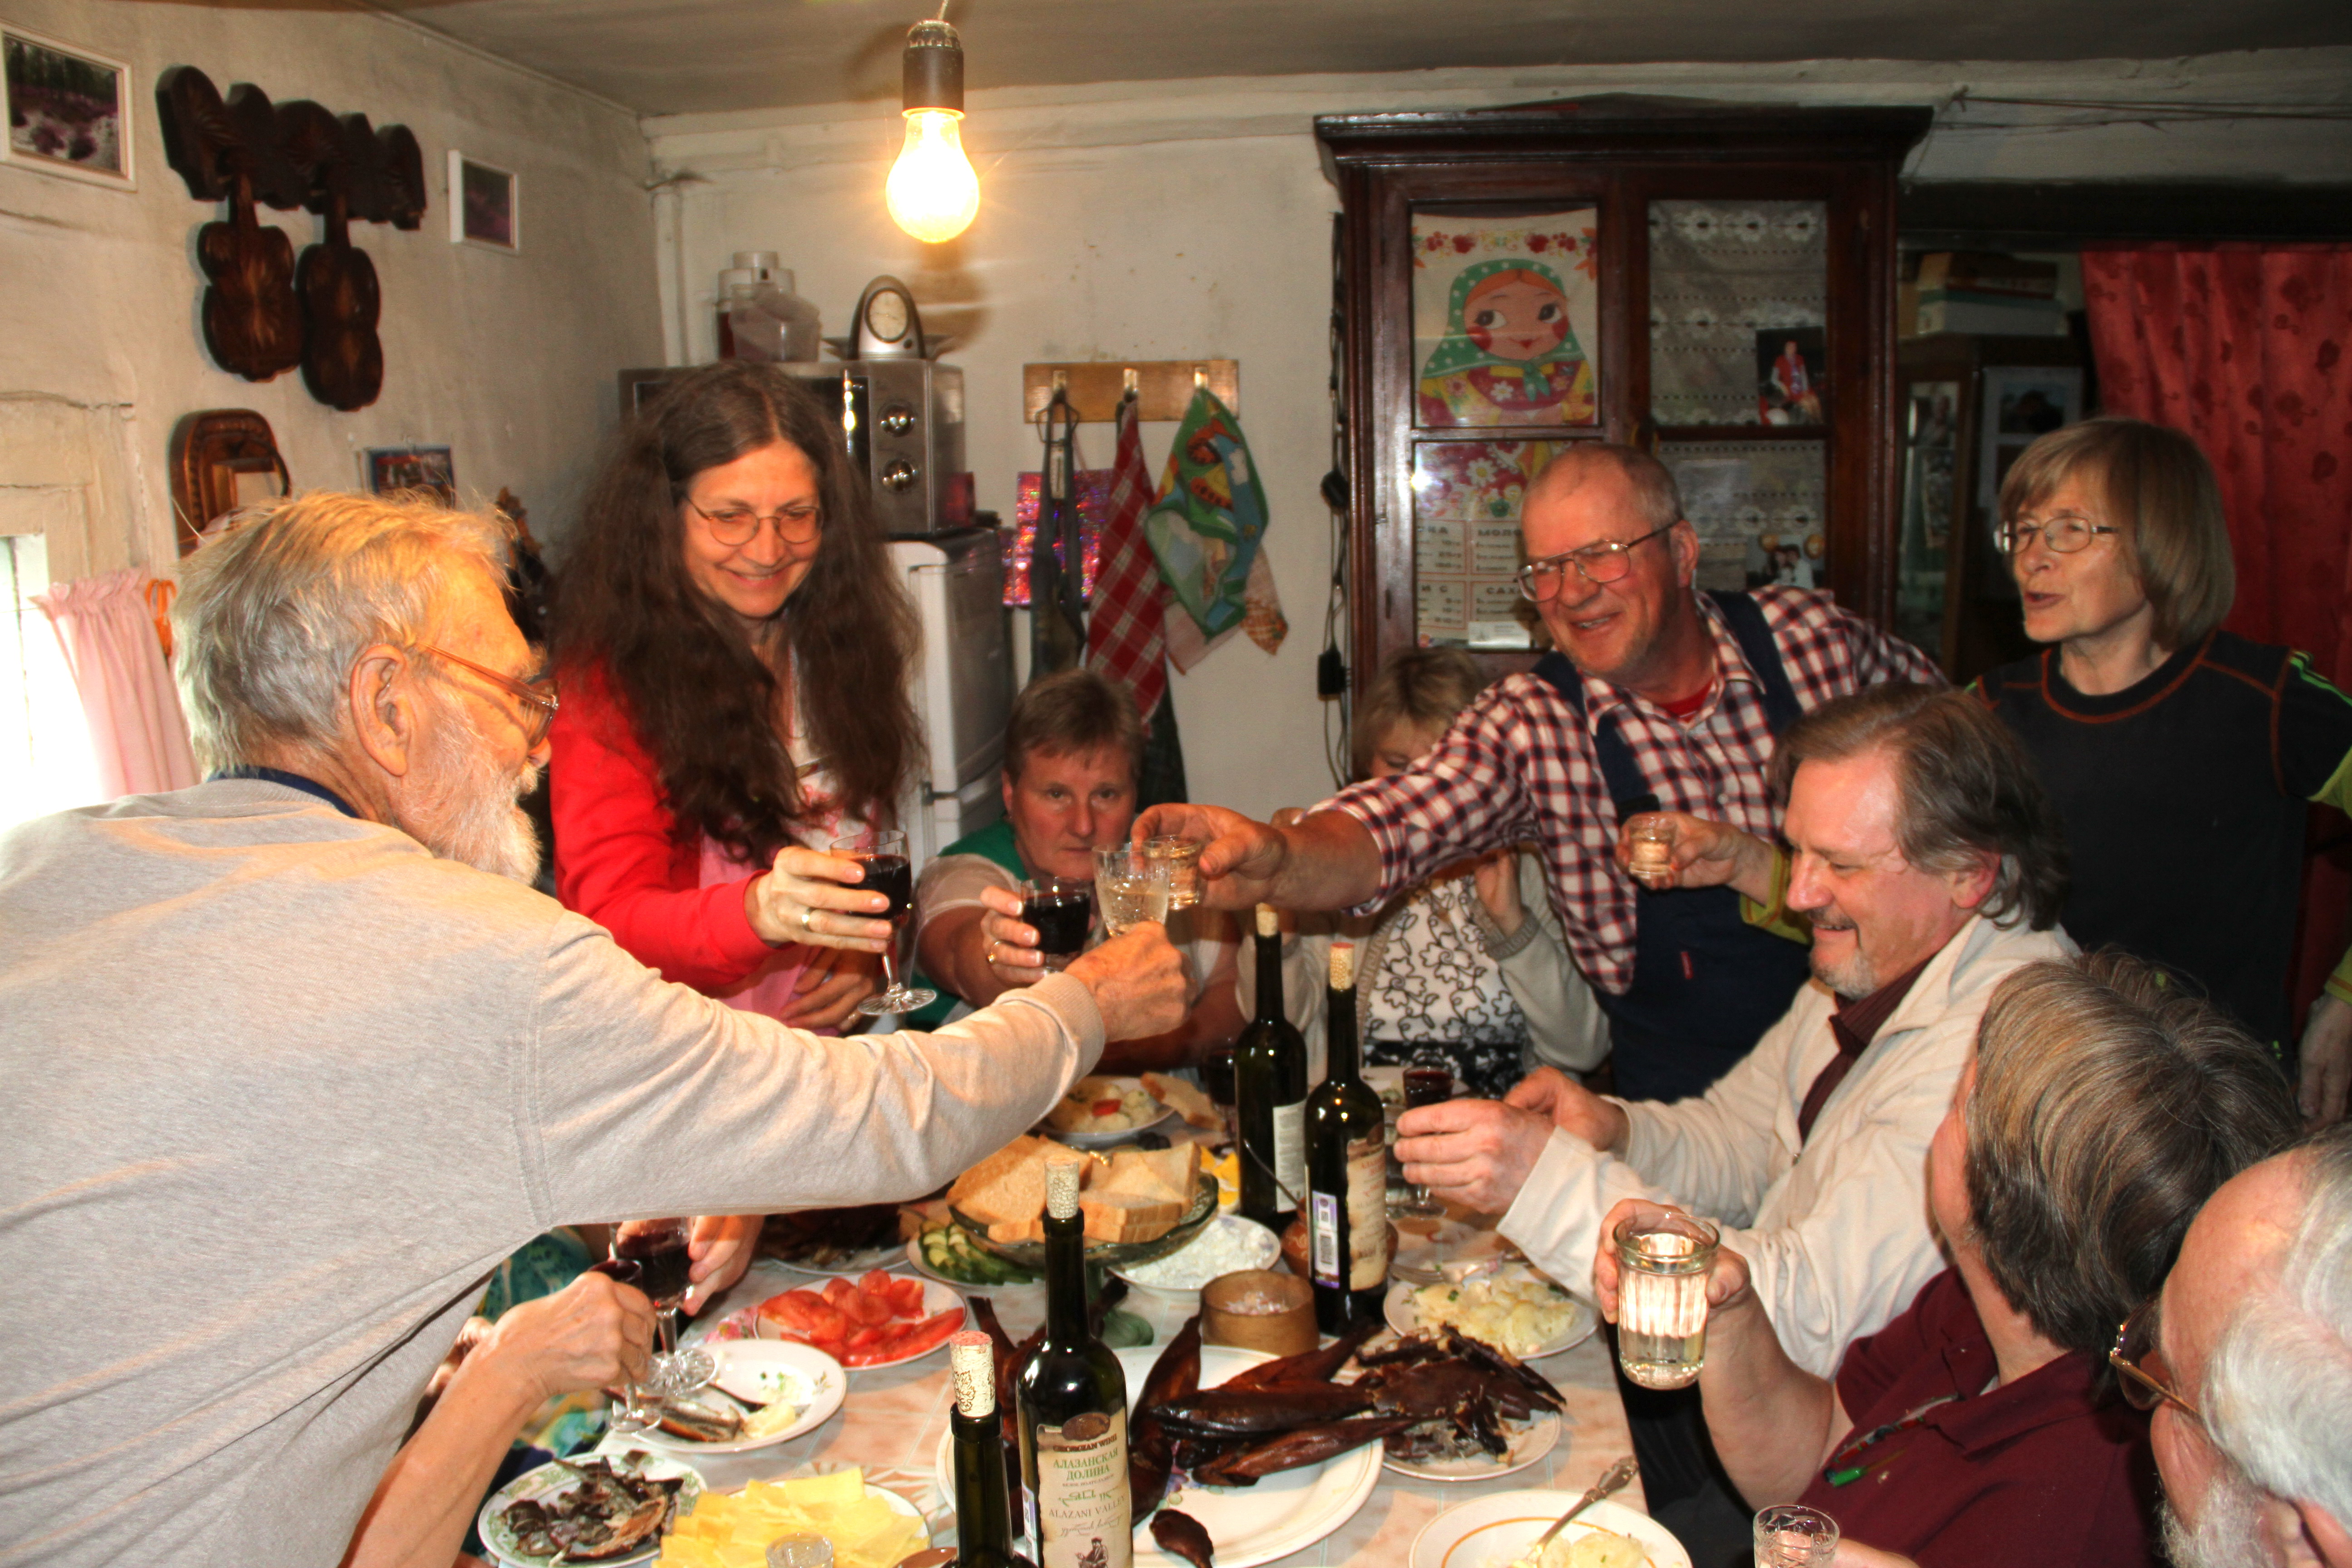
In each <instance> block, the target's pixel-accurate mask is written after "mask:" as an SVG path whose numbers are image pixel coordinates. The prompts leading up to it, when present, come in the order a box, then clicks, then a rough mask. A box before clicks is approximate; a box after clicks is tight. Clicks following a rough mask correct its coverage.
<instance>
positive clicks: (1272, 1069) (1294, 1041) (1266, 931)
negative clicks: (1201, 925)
mask: <svg viewBox="0 0 2352 1568" xmlns="http://www.w3.org/2000/svg"><path fill="white" fill-rule="evenodd" d="M1234 1110H1235V1116H1236V1120H1237V1121H1239V1122H1240V1124H1241V1127H1240V1131H1241V1145H1242V1161H1241V1164H1242V1173H1241V1174H1242V1196H1241V1214H1242V1217H1243V1218H1244V1219H1254V1220H1255V1221H1257V1223H1258V1224H1260V1225H1262V1226H1265V1227H1266V1228H1267V1229H1268V1230H1271V1231H1273V1232H1274V1233H1275V1234H1276V1236H1279V1235H1281V1234H1282V1233H1283V1231H1284V1230H1286V1229H1287V1228H1288V1227H1289V1225H1290V1221H1291V1217H1292V1216H1293V1215H1296V1214H1297V1210H1298V1205H1299V1202H1300V1201H1301V1195H1302V1194H1304V1193H1305V1191H1306V1188H1307V1042H1306V1041H1305V1040H1304V1039H1302V1038H1300V1037H1299V1034H1298V1030H1297V1027H1296V1026H1294V1025H1293V1024H1292V1023H1291V1021H1290V1019H1289V1018H1288V1017H1287V1016H1286V1015H1285V1014H1284V1013H1283V1010H1282V928H1281V926H1280V925H1279V924H1278V923H1277V922H1276V916H1275V912H1274V907H1273V906H1272V905H1271V904H1260V905H1259V906H1258V907H1257V1016H1256V1017H1255V1018H1252V1019H1251V1020H1250V1021H1249V1023H1248V1024H1247V1025H1246V1026H1244V1028H1243V1029H1242V1033H1241V1038H1239V1039H1238V1040H1236V1041H1234Z"/></svg>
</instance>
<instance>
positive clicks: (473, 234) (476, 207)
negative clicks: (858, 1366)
mask: <svg viewBox="0 0 2352 1568" xmlns="http://www.w3.org/2000/svg"><path fill="white" fill-rule="evenodd" d="M520 183H521V182H520V181H519V180H517V179H516V178H515V175H514V171H512V170H511V169H501V168H499V167H498V166H497V165H496V164H492V163H483V162H482V161H481V160H480V159H478V158H468V157H467V156H466V154H465V153H460V152H458V151H457V149H456V148H455V147H452V148H450V149H449V243H451V244H452V245H477V246H479V247H482V248H483V249H484V250H503V251H505V252H506V253H507V254H508V255H509V256H511V255H513V254H514V253H515V252H517V251H519V250H520V249H521V248H522V208H521V203H520V193H519V190H518V187H519V186H520Z"/></svg>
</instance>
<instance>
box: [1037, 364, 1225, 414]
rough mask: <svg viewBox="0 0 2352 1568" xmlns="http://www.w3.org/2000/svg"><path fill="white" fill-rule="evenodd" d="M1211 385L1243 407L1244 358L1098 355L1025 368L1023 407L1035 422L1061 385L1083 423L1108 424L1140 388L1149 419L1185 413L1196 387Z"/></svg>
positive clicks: (1219, 396)
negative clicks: (1102, 357) (1129, 395)
mask: <svg viewBox="0 0 2352 1568" xmlns="http://www.w3.org/2000/svg"><path fill="white" fill-rule="evenodd" d="M1200 386H1206V387H1207V388H1208V389H1209V390H1210V391H1211V392H1213V393H1215V394H1216V395H1217V399H1218V401H1219V402H1221V403H1223V405H1225V406H1226V407H1228V408H1230V409H1233V410H1234V412H1235V413H1239V412H1240V411H1241V395H1242V362H1241V361H1239V360H1237V359H1161V360H1095V361H1091V362H1081V363H1065V364H1024V365H1023V366H1022V367H1021V408H1022V413H1023V414H1024V416H1026V417H1027V418H1028V420H1029V422H1030V423H1031V424H1033V425H1034V424H1035V423H1036V422H1037V419H1038V417H1039V416H1042V415H1043V414H1044V413H1045V410H1046V408H1047V407H1048V406H1050V405H1052V403H1053V401H1054V394H1055V391H1056V390H1060V391H1061V392H1063V393H1064V394H1065V395H1066V396H1067V397H1068V398H1069V400H1070V407H1071V408H1072V409H1073V410H1074V411H1075V412H1076V415H1077V416H1078V421H1079V423H1080V424H1101V425H1107V424H1108V423H1110V421H1112V420H1113V419H1115V418H1117V417H1118V400H1119V399H1120V398H1121V397H1122V396H1124V395H1126V394H1127V392H1128V390H1129V388H1130V387H1131V388H1133V389H1134V391H1135V394H1136V396H1137V397H1138V398H1139V399H1140V400H1141V403H1142V406H1141V408H1140V409H1139V410H1138V412H1139V413H1140V414H1141V415H1142V416H1143V417H1144V418H1145V419H1147V420H1151V419H1165V420H1176V419H1181V418H1183V417H1184V410H1185V409H1186V408H1187V407H1189V406H1190V405H1192V393H1193V389H1194V388H1196V387H1200Z"/></svg>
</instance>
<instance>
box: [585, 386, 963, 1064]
mask: <svg viewBox="0 0 2352 1568" xmlns="http://www.w3.org/2000/svg"><path fill="white" fill-rule="evenodd" d="M557 607H558V614H557V626H556V634H555V655H556V660H555V662H556V666H557V668H558V669H559V671H560V672H561V679H562V690H563V707H562V712H561V713H560V714H559V715H558V716H557V719H556V722H555V726H554V729H553V731H552V732H551V736H550V740H551V744H552V746H553V749H554V756H553V761H552V763H551V767H550V777H551V790H552V809H553V814H554V823H555V858H556V859H555V880H556V893H557V896H558V897H559V898H561V899H562V900H563V902H564V904H565V905H566V906H567V907H569V908H571V909H574V910H579V911H580V912H581V913H583V914H584V915H586V916H588V917H589V918H590V919H591V920H593V921H597V922H598V923H599V924H601V925H603V926H604V928H605V929H606V930H607V931H611V932H612V933H613V935H614V939H615V940H616V941H618V942H620V944H621V945H622V946H623V947H625V948H626V949H627V950H628V951H629V952H632V953H634V954H635V955H636V957H638V958H639V959H641V960H642V961H644V962H645V963H647V964H649V965H651V966H653V967H654V968H656V969H658V970H660V971H661V973H663V975H665V976H666V977H667V978H668V979H671V980H676V981H681V982H683V983H685V984H689V985H692V986H694V987H695V988H696V989H698V990H700V991H703V992H706V993H708V994H710V995H713V996H716V997H718V998H719V999H720V1000H721V1001H724V1002H727V1003H728V1004H730V1005H733V1006H737V1007H742V1008H747V1009H749V1010H751V1011H755V1012H761V1013H766V1014H769V1015H771V1016H775V1017H778V1018H781V1019H782V1020H783V1021H784V1022H786V1023H791V1024H798V1025H801V1026H805V1027H812V1028H830V1027H836V1026H840V1025H841V1024H842V1023H844V1022H845V1021H846V1020H847V1019H848V1018H849V1017H850V1016H852V1014H853V1013H854V1012H855V1010H856V1005H857V1003H858V1002H859V1001H860V1000H861V999H862V998H864V997H866V996H867V995H870V994H873V992H874V990H875V989H876V982H875V974H874V966H873V964H872V962H871V960H870V959H868V958H866V957H865V956H862V955H865V954H871V953H877V952H881V951H882V947H883V942H884V941H885V940H886V939H887V936H888V934H889V929H890V928H889V927H888V926H887V924H885V923H884V922H882V921H878V920H875V919H871V918H869V916H870V915H871V913H872V912H873V911H876V910H879V909H881V908H884V907H885V906H886V901H885V900H884V899H883V897H882V895H880V894H878V893H871V892H866V891H863V890H861V889H857V888H856V886H855V885H854V884H855V882H856V879H857V878H858V877H859V875H860V872H859V870H858V868H857V866H856V862H854V861H851V860H848V859H846V858H840V857H835V856H833V855H829V854H825V853H824V852H823V847H824V845H826V844H827V843H829V842H830V840H831V839H832V837H834V836H835V834H836V833H837V832H843V831H849V830H854V828H855V827H856V826H858V825H860V824H871V823H879V822H881V821H882V820H883V819H885V818H887V817H888V816H890V815H891V813H892V811H893V809H894V807H895V805H896V804H897V801H898V792H899V787H900V785H901V784H903V783H904V782H905V780H906V778H907V775H908V772H909V771H910V770H911V769H912V768H913V766H914V765H915V762H916V757H917V753H918V752H919V749H920V746H921V740H920V735H919V731H918V729H917V727H916V721H915V714H914V710H913V708H912V706H911V705H910V704H909V702H908V699H907V693H906V674H907V666H908V660H909V659H910V658H912V657H913V654H914V650H915V647H916V638H917V635H918V629H917V626H916V623H915V618H914V612H913V610H912V608H911V607H910V606H909V605H908V602H907V598H906V595H905V593H904V591H903V590H902V589H901V588H900V587H899V586H898V583H897V581H896V579H895V578H894V576H893V575H892V574H891V571H890V564H889V556H888V552H887V548H886V547H885V544H884V542H883V538H882V534H881V531H880V529H879V528H878V526H877V524H876V522H875V521H874V517H873V512H872V508H871V506H870V504H869V502H868V500H867V497H866V490H865V488H864V482H863V480H862V479H859V478H858V476H857V475H856V473H855V472H853V471H852V469H851V468H850V467H849V464H848V462H847V460H846V458H845V455H844V453H843V450H842V444H841V437H840V431H839V429H838V427H837V426H836V425H835V421H834V420H833V419H832V418H831V416H828V415H827V414H826V413H825V412H824V408H823V407H822V406H821V405H819V404H818V403H817V401H816V400H815V399H814V397H812V396H810V395H809V394H808V393H807V392H806V391H804V390H803V388H802V387H800V386H799V384H796V383H795V382H793V380H792V379H791V378H789V377H787V376H785V375H782V374H779V373H778V372H776V371H774V370H773V369H772V368H769V367H766V366H762V365H758V364H752V363H742V362H732V363H721V364H715V365H710V366H708V367H706V368H704V369H702V370H698V371H696V372H694V373H693V374H690V375H688V376H685V377H683V378H681V379H680V380H678V381H677V382H676V383H675V384H672V385H671V386H670V387H669V389H668V390H667V391H666V392H665V393H663V395H661V397H660V398H659V400H658V401H656V403H655V404H653V405H652V406H651V407H649V408H648V409H646V411H645V412H644V413H642V414H640V415H639V416H637V417H636V418H635V420H633V421H632V422H631V423H630V424H629V426H627V428H626V429H625V431H624V432H623V434H622V436H621V437H620V440H619V443H618V445H617V447H615V448H614V451H613V452H612V454H611V455H610V457H609V458H607V459H606V461H605V463H604V468H603V471H602V472H601V473H600V474H599V475H598V477H597V479H596V481H595V484H594V485H593V488H592V489H591V490H590V491H589V495H588V501H587V505H586V508H585V510H584V515H583V520H582V523H581V528H580V531H579V534H578V536H577V538H576V539H575V540H574V542H573V544H572V550H571V552H570V553H569V557H568V559H567V560H566V561H565V563H564V566H563V570H562V574H561V576H560V579H559V583H558V599H557ZM845 884H848V885H845Z"/></svg>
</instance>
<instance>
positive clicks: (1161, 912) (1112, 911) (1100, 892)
mask: <svg viewBox="0 0 2352 1568" xmlns="http://www.w3.org/2000/svg"><path fill="white" fill-rule="evenodd" d="M1168 891H1169V863H1168V862H1167V861H1166V860H1164V859H1155V858H1153V857H1152V856H1151V855H1150V853H1149V852H1148V851H1147V850H1145V848H1144V847H1143V846H1141V845H1139V844H1106V845H1104V846H1103V847H1100V848H1099V849H1097V850H1096V851H1095V900H1096V901H1097V903H1099V904H1101V906H1102V917H1103V929H1104V930H1105V931H1108V932H1110V934H1111V935H1113V936H1118V935H1120V934H1121V933H1123V932H1124V931H1127V930H1128V929H1129V927H1131V926H1138V925H1141V924H1143V923H1144V922H1145V921H1164V920H1166V919H1167V918H1168Z"/></svg>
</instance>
